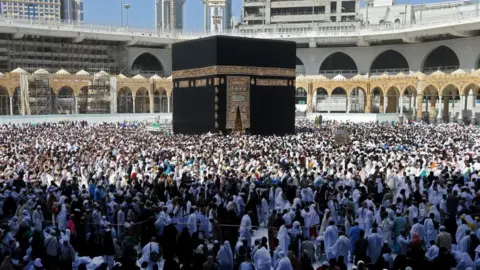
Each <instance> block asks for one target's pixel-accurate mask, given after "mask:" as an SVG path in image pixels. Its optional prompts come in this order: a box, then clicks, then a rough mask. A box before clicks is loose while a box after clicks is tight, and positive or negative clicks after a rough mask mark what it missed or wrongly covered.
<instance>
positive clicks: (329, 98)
mask: <svg viewBox="0 0 480 270" xmlns="http://www.w3.org/2000/svg"><path fill="white" fill-rule="evenodd" d="M331 109H332V97H331V96H330V95H329V96H328V113H329V114H330V110H331Z"/></svg>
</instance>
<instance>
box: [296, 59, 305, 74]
mask: <svg viewBox="0 0 480 270" xmlns="http://www.w3.org/2000/svg"><path fill="white" fill-rule="evenodd" d="M296 61H297V62H296V64H295V69H296V71H297V75H300V74H302V75H305V74H306V71H305V65H304V64H303V61H302V60H301V59H300V58H298V56H297V60H296Z"/></svg>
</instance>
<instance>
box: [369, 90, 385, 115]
mask: <svg viewBox="0 0 480 270" xmlns="http://www.w3.org/2000/svg"><path fill="white" fill-rule="evenodd" d="M370 93H371V94H370V98H371V99H372V109H371V111H372V113H380V112H382V113H383V101H384V99H383V90H382V88H381V87H379V86H375V87H373V88H372V90H371V91H370Z"/></svg>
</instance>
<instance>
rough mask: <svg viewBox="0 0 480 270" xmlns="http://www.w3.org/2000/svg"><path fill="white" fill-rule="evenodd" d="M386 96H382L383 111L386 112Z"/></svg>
mask: <svg viewBox="0 0 480 270" xmlns="http://www.w3.org/2000/svg"><path fill="white" fill-rule="evenodd" d="M387 107H388V97H386V96H385V97H383V113H387Z"/></svg>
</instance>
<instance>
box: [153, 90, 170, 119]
mask: <svg viewBox="0 0 480 270" xmlns="http://www.w3.org/2000/svg"><path fill="white" fill-rule="evenodd" d="M153 112H155V113H167V112H168V93H167V90H166V89H164V88H157V89H155V91H153Z"/></svg>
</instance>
